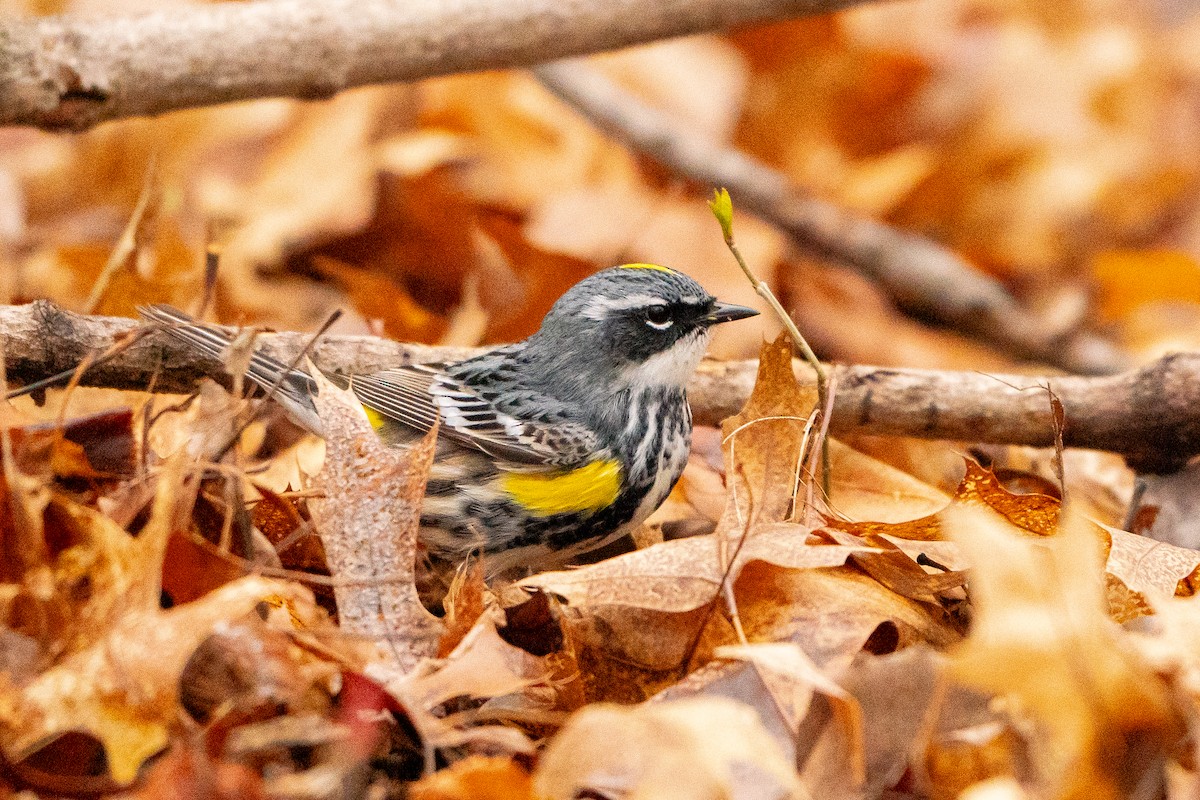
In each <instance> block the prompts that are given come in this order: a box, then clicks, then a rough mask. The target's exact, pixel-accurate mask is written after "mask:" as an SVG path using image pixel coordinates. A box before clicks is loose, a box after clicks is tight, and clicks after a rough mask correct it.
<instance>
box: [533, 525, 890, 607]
mask: <svg viewBox="0 0 1200 800" xmlns="http://www.w3.org/2000/svg"><path fill="white" fill-rule="evenodd" d="M874 550H875V549H874V548H872V547H870V546H868V545H854V546H849V547H841V546H838V545H829V544H810V543H809V541H808V529H807V528H805V527H804V526H802V525H793V524H775V525H770V526H763V527H762V528H761V529H755V530H754V531H753V532H752V533H751V535H750V536H748V537H747V538H746V542H745V544H744V545H742V548H741V550H740V552H739V553H738V556H737V560H736V561H735V562H734V565H733V568H732V569H730V570H728V579H729V580H730V581H734V582H736V580H737V576H738V575H739V574H740V572H741V570H742V568H743V567H744V566H745V565H746V564H749V563H752V562H755V561H765V562H767V563H770V564H774V565H776V566H778V567H781V568H784V569H819V568H822V567H836V566H840V565H841V564H844V563H846V559H847V558H849V557H850V556H851V555H853V554H854V553H859V552H874ZM724 552H725V550H724V547H723V546H722V544H721V542H720V541H719V540H718V539H717V537H716V536H693V537H690V538H687V539H680V540H677V541H672V542H664V543H663V544H659V545H654V546H653V547H648V548H646V549H644V550H638V551H635V552H633V553H626V554H625V555H621V556H617V557H615V558H610V559H606V560H604V561H601V562H599V563H597V564H590V565H587V566H584V567H580V568H578V569H573V570H565V571H561V572H543V573H540V574H538V575H533V576H531V577H529V578H526V579H524V580H523V581H521V585H522V586H529V587H535V588H539V589H542V590H543V591H547V592H550V593H552V594H555V595H558V596H560V597H562V598H564V599H565V600H567V602H569V603H570V604H571V605H574V606H579V607H595V606H607V605H613V606H631V607H638V608H645V609H649V610H653V611H668V612H675V613H682V612H686V611H691V610H693V609H696V608H700V607H701V606H704V605H707V604H708V603H710V602H712V600H713V598H714V597H715V596H716V594H717V592H718V591H719V590H720V588H721V585H722V579H723V578H725V577H726V574H727V571H726V568H725V567H724V566H723V565H722V556H723V555H724Z"/></svg>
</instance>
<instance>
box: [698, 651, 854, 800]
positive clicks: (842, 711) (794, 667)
mask: <svg viewBox="0 0 1200 800" xmlns="http://www.w3.org/2000/svg"><path fill="white" fill-rule="evenodd" d="M715 655H716V657H717V658H728V659H735V660H740V661H745V662H746V663H747V664H749V665H750V666H751V667H752V668H753V670H754V671H755V673H756V674H757V675H758V677H759V679H760V680H761V681H762V685H763V687H764V689H765V693H766V695H767V697H768V698H769V700H770V702H771V703H772V704H773V705H774V709H775V711H776V712H777V713H778V714H780V715H781V716H782V717H783V719H784V722H785V724H786V725H787V729H788V731H789V733H790V734H791V736H790V737H789V744H790V745H791V746H790V747H786V748H785V750H784V752H785V753H788V754H789V755H791V756H792V759H791V760H792V761H793V762H794V763H796V764H797V765H798V767H799V769H800V778H801V781H802V783H803V784H804V786H805V787H806V788H807V789H808V792H809V794H811V795H812V796H813V797H822V798H831V800H834V799H836V798H846V799H847V800H850V798H857V797H859V796H860V792H861V790H862V786H863V784H864V782H865V780H866V754H865V752H864V750H863V744H864V742H863V719H862V714H861V710H860V708H859V706H858V703H856V702H855V700H854V698H853V697H852V696H851V695H850V694H849V693H848V692H847V691H846V690H845V689H843V688H842V687H841V686H839V685H838V684H836V683H834V682H833V681H832V680H830V679H829V678H828V677H827V676H826V675H825V674H824V673H822V672H821V670H820V669H819V668H818V667H817V665H816V664H814V663H813V662H812V661H811V660H810V659H809V658H808V656H806V655H805V654H804V651H803V650H801V649H800V648H799V647H797V646H796V645H795V644H769V643H768V644H750V645H732V646H725V647H719V648H717V651H716V654H715ZM817 692H819V693H820V696H819V697H815V696H814V695H815V693H817ZM737 699H738V700H740V701H741V702H746V700H745V699H744V698H737ZM763 699H765V698H763ZM814 700H816V701H817V702H824V703H825V704H826V705H827V706H828V708H821V709H820V710H819V711H817V712H816V713H813V714H812V715H811V716H810V704H811V703H812V702H814ZM753 705H754V707H755V710H756V711H758V713H759V716H760V717H762V718H766V715H765V713H764V712H765V711H766V709H764V708H761V707H760V704H759V703H755V704H753ZM827 715H828V716H829V717H832V719H831V720H830V719H827V718H826V716H827Z"/></svg>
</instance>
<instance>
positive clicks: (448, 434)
mask: <svg viewBox="0 0 1200 800" xmlns="http://www.w3.org/2000/svg"><path fill="white" fill-rule="evenodd" d="M350 386H351V388H352V389H353V390H354V394H355V395H356V396H357V397H358V399H359V400H360V401H361V402H362V403H363V405H365V406H368V407H369V408H371V409H372V410H374V411H375V412H377V413H379V414H380V415H382V416H383V417H385V418H387V419H389V420H392V421H394V422H398V423H401V424H403V425H406V426H408V427H411V428H414V429H416V430H418V431H427V430H429V428H430V427H432V425H433V422H434V420H435V419H438V418H440V420H441V427H440V428H439V431H438V433H439V435H440V436H442V437H444V438H446V439H447V440H449V441H452V442H454V443H455V444H459V445H463V446H465V447H470V448H473V449H475V450H479V451H481V452H484V453H486V454H488V455H490V456H492V457H493V458H496V459H497V460H498V461H500V462H502V463H501V464H500V466H502V467H503V466H508V467H509V468H512V469H521V468H522V467H526V468H531V467H532V468H536V467H554V466H571V465H574V464H578V463H581V462H583V461H586V460H587V457H588V455H589V454H591V453H594V452H596V450H597V449H598V445H597V441H596V436H595V434H594V433H592V431H590V430H589V429H587V428H586V427H584V426H583V425H580V424H578V423H575V422H570V421H567V420H564V419H562V418H561V417H559V416H558V415H557V414H555V413H554V412H555V410H556V406H555V403H554V401H552V400H549V399H546V398H543V399H541V400H540V401H539V402H538V409H537V411H538V413H537V414H536V415H533V414H531V415H530V416H529V417H522V418H518V417H516V416H514V415H512V414H509V413H505V412H503V411H500V410H499V409H497V408H496V406H495V405H494V404H493V403H492V402H491V401H489V400H488V399H487V398H486V397H484V396H483V395H481V394H480V393H479V392H478V391H476V389H474V388H473V387H471V386H469V385H468V384H466V383H464V382H463V381H461V380H459V379H457V378H455V377H453V376H451V375H449V374H447V373H446V372H445V371H444V369H443V368H442V366H441V365H436V364H414V365H412V366H409V367H400V368H397V369H388V370H383V371H380V372H374V373H371V374H369V375H356V376H354V378H353V379H352V380H351V383H350ZM512 391H514V392H516V391H520V390H519V389H517V388H516V387H514V388H513V390H512ZM510 400H511V398H510ZM510 405H511V403H510ZM503 462H507V465H506V464H505V463H503Z"/></svg>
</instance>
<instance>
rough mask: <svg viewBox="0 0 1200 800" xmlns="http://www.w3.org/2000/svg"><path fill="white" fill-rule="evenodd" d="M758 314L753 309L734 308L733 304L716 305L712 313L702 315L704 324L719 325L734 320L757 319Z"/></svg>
mask: <svg viewBox="0 0 1200 800" xmlns="http://www.w3.org/2000/svg"><path fill="white" fill-rule="evenodd" d="M757 316H758V312H757V311H755V310H754V309H753V308H746V307H745V306H735V305H734V304H733V303H717V305H716V306H715V307H714V308H713V310H712V311H710V312H708V313H707V314H705V315H704V318H703V320H704V322H706V323H708V324H709V325H719V324H720V323H722V322H733V321H734V320H735V319H745V318H746V317H757Z"/></svg>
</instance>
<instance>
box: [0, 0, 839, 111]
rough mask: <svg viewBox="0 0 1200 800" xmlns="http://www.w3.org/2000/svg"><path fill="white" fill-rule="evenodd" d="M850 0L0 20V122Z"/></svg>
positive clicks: (287, 1)
mask: <svg viewBox="0 0 1200 800" xmlns="http://www.w3.org/2000/svg"><path fill="white" fill-rule="evenodd" d="M855 2H861V0H520V2H515V1H514V0H319V1H317V2H314V0H250V1H249V2H242V3H216V4H211V5H198V6H195V7H173V8H171V9H170V10H167V11H159V12H153V13H149V14H144V15H140V16H126V17H100V18H81V17H73V16H57V17H46V18H42V19H33V20H29V19H12V18H10V19H6V20H3V21H0V125H36V126H38V127H42V128H47V129H52V130H54V129H58V130H61V129H66V130H76V131H78V130H83V129H85V128H88V127H91V126H93V125H95V124H97V123H100V122H104V121H106V120H111V119H118V118H121V117H135V116H147V115H154V114H162V113H164V112H167V111H174V110H177V109H181V108H194V107H197V106H206V105H213V104H216V103H225V102H230V101H233V100H247V99H251V98H258V97H299V98H318V97H328V96H330V95H332V94H334V93H335V92H339V91H341V90H343V89H347V88H350V87H352V86H363V85H365V84H372V83H390V82H395V81H409V80H414V79H417V78H426V77H430V76H434V75H446V74H449V73H455V72H466V71H470V70H480V69H497V68H503V67H514V66H526V65H529V64H534V63H538V62H540V61H545V60H547V59H553V58H561V57H564V56H569V55H581V54H585V53H594V52H597V51H601V50H611V49H614V48H619V47H625V46H627V45H631V44H639V43H642V42H650V41H655V40H657V39H664V38H668V37H672V36H682V35H687V34H693V33H701V32H705V31H715V30H723V29H726V28H729V27H731V26H735V25H746V24H750V23H755V22H765V21H770V20H778V19H784V18H787V17H799V16H803V15H806V14H820V13H825V12H828V11H834V10H836V9H839V8H842V7H844V6H847V5H852V4H854V3H855Z"/></svg>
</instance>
